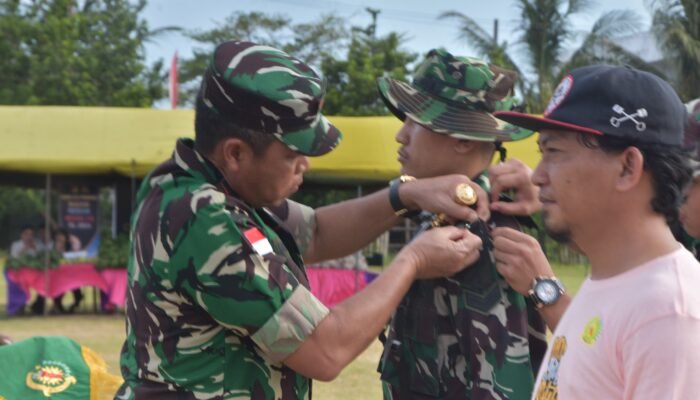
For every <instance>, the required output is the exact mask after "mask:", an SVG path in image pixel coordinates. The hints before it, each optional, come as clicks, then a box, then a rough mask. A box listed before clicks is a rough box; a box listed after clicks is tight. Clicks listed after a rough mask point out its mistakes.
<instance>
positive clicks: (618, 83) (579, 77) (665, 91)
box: [494, 65, 687, 147]
mask: <svg viewBox="0 0 700 400" xmlns="http://www.w3.org/2000/svg"><path fill="white" fill-rule="evenodd" d="M494 115H495V116H496V117H497V118H500V119H502V120H504V121H506V122H509V123H511V124H513V125H516V126H521V127H523V128H526V129H532V130H538V131H539V130H543V129H551V130H568V131H574V132H582V133H590V134H594V135H609V136H615V137H619V138H623V139H629V140H630V141H634V142H643V143H651V144H662V145H670V146H679V147H680V146H682V144H683V132H684V129H685V124H686V121H687V111H686V109H685V106H684V105H683V103H682V102H681V100H680V98H678V95H677V94H676V92H675V91H674V90H673V88H672V87H671V85H669V84H668V83H667V82H666V81H664V80H663V79H661V78H659V77H658V76H656V75H654V74H651V73H649V72H645V71H640V70H637V69H634V68H632V67H629V66H613V65H591V66H587V67H582V68H577V69H574V70H572V71H571V73H569V74H568V75H566V76H565V77H564V78H563V79H562V80H561V82H560V83H559V85H558V86H557V88H556V89H555V90H554V93H553V94H552V98H551V99H550V101H549V104H548V105H547V108H546V109H545V111H544V116H543V117H538V116H535V115H530V114H524V113H518V112H512V111H500V112H495V113H494Z"/></svg>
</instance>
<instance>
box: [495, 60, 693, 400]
mask: <svg viewBox="0 0 700 400" xmlns="http://www.w3.org/2000/svg"><path fill="white" fill-rule="evenodd" d="M496 116H497V117H499V118H501V119H503V120H505V121H507V122H510V123H512V124H515V125H519V126H522V127H525V128H528V129H535V130H538V131H539V132H540V136H539V139H538V143H539V147H540V150H541V152H542V160H541V161H540V163H539V165H538V167H537V169H536V170H535V171H534V173H533V176H532V181H533V183H534V184H536V185H537V186H539V188H540V200H541V202H542V211H543V221H544V225H545V227H546V229H547V231H548V232H549V234H550V236H552V237H553V238H555V239H557V240H559V241H561V242H564V243H568V244H570V245H572V246H574V247H576V248H577V249H579V250H580V251H581V252H582V253H583V254H585V255H586V256H587V257H588V259H589V260H590V262H591V276H590V277H589V278H587V279H586V280H585V281H584V282H583V284H582V286H581V288H580V289H579V291H578V293H577V295H576V297H575V298H574V299H573V300H570V299H569V298H568V297H567V296H565V295H562V289H561V285H560V284H559V283H558V281H557V280H556V278H554V276H553V274H552V270H551V268H550V267H549V265H548V263H547V260H546V258H545V257H544V255H543V254H542V252H541V250H540V248H539V245H537V243H536V242H534V240H533V239H531V238H529V237H528V236H526V235H523V234H522V233H520V232H517V231H515V230H512V229H509V228H496V229H494V231H493V237H494V246H495V257H496V262H497V265H498V268H499V271H500V272H501V274H502V275H503V276H504V277H505V278H506V279H507V280H508V281H509V282H510V284H511V285H512V286H513V288H515V289H516V290H518V291H519V292H520V293H523V294H529V296H530V297H531V298H532V299H533V301H535V302H536V303H537V304H538V305H539V307H540V310H541V313H542V315H543V316H544V317H545V319H546V320H547V322H548V324H549V326H550V327H551V328H552V329H553V330H554V334H553V337H552V341H551V343H550V346H549V350H548V353H547V355H546V357H545V361H544V363H543V364H542V367H541V369H540V372H539V375H538V378H537V382H536V384H535V392H534V393H533V399H537V400H541V399H557V398H559V399H566V400H578V399H587V400H588V399H606V400H608V399H611V400H614V399H691V398H696V397H697V394H698V393H700V381H698V379H697V377H698V374H699V373H700V345H698V341H697V338H698V337H700V295H698V291H697V289H696V288H697V285H698V284H700V264H698V262H697V261H696V260H695V258H694V257H693V255H692V254H690V253H689V252H688V251H687V250H685V249H684V248H683V247H682V246H681V245H680V244H679V243H678V242H677V241H676V240H675V239H674V237H673V235H672V233H671V230H670V228H669V222H671V221H674V220H675V219H676V218H677V217H678V207H679V206H680V203H681V200H682V195H683V191H684V189H685V187H686V185H687V184H688V182H689V181H690V179H691V176H692V175H691V174H692V172H691V167H690V162H689V158H688V157H687V155H686V153H685V152H684V151H683V150H682V142H683V130H684V125H685V121H686V115H685V109H684V107H683V104H682V103H681V102H680V100H679V98H678V96H677V95H676V93H675V92H674V91H673V89H672V88H671V87H670V86H669V85H668V84H667V83H666V82H664V81H663V80H661V79H659V78H658V77H656V76H654V75H652V74H649V73H647V72H642V71H638V70H635V69H632V68H629V67H615V66H606V65H596V66H589V67H583V68H579V69H576V70H573V71H572V72H571V73H570V74H569V75H567V76H566V77H564V79H563V80H562V82H561V83H560V84H559V86H558V87H557V88H556V90H555V92H554V95H553V96H552V99H551V101H550V102H549V105H548V106H547V108H546V110H545V113H544V117H536V116H532V115H527V114H521V113H515V112H500V113H496ZM569 300H570V304H569Z"/></svg>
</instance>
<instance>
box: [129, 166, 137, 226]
mask: <svg viewBox="0 0 700 400" xmlns="http://www.w3.org/2000/svg"><path fill="white" fill-rule="evenodd" d="M135 202H136V160H134V159H133V158H132V159H131V204H129V209H130V210H131V212H132V213H133V212H134V203H135Z"/></svg>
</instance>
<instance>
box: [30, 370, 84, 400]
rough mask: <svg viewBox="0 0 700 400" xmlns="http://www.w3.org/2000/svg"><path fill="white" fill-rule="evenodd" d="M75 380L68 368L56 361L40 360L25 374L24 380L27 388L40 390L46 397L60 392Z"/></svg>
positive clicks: (75, 381)
mask: <svg viewBox="0 0 700 400" xmlns="http://www.w3.org/2000/svg"><path fill="white" fill-rule="evenodd" d="M77 382H78V380H77V379H75V376H73V375H72V374H71V371H70V368H68V366H67V365H66V364H64V363H62V362H58V361H42V362H41V365H37V366H36V367H34V371H33V372H29V373H28V374H27V380H26V384H27V387H28V388H30V389H34V390H40V391H41V392H42V393H43V394H44V396H46V397H51V395H52V394H54V393H61V392H63V391H64V390H66V389H68V387H70V385H73V384H75V383H77Z"/></svg>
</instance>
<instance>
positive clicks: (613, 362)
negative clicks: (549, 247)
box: [532, 248, 700, 400]
mask: <svg viewBox="0 0 700 400" xmlns="http://www.w3.org/2000/svg"><path fill="white" fill-rule="evenodd" d="M532 398H533V399H534V400H555V399H561V400H579V399H580V400H617V399H620V400H622V399H625V400H627V399H629V400H632V399H634V400H640V399H649V400H652V399H653V400H661V399H663V400H675V399H700V264H698V262H697V261H696V260H695V258H694V257H693V255H692V254H690V253H689V252H688V251H686V250H685V249H683V248H681V249H679V250H677V251H674V252H673V253H671V254H667V255H665V256H662V257H659V258H656V259H654V260H652V261H649V262H647V263H645V264H643V265H640V266H639V267H636V268H634V269H632V270H629V271H627V272H625V273H623V274H620V275H617V276H614V277H612V278H608V279H603V280H590V279H586V280H585V281H584V282H583V284H582V286H581V288H580V289H579V292H578V293H577V294H576V296H575V297H574V299H573V301H572V302H571V304H570V305H569V308H568V309H567V311H566V313H565V314H564V315H563V317H562V319H561V321H560V322H559V325H558V326H557V328H556V330H555V332H554V334H553V335H552V339H551V341H550V345H549V349H548V350H547V354H546V356H545V361H544V362H543V363H542V367H541V368H540V372H539V374H538V376H537V382H536V384H535V392H534V393H533V396H532Z"/></svg>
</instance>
